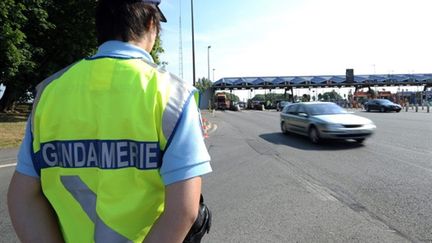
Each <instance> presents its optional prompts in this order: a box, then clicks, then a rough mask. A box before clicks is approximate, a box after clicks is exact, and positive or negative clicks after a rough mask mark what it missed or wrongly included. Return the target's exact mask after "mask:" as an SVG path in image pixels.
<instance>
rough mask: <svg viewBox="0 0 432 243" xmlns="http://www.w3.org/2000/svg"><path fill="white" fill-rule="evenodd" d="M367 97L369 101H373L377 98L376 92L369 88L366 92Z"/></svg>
mask: <svg viewBox="0 0 432 243" xmlns="http://www.w3.org/2000/svg"><path fill="white" fill-rule="evenodd" d="M367 93H368V95H369V96H370V98H371V99H375V98H376V97H377V92H376V91H375V90H373V89H371V88H370V87H369V89H368V91H367Z"/></svg>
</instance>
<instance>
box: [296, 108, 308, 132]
mask: <svg viewBox="0 0 432 243" xmlns="http://www.w3.org/2000/svg"><path fill="white" fill-rule="evenodd" d="M293 120H294V121H293V127H294V129H295V130H296V132H298V133H301V134H307V128H308V125H309V116H308V114H307V110H306V107H305V105H304V104H299V106H298V108H297V110H296V115H295V118H294V119H293Z"/></svg>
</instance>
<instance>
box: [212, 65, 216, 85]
mask: <svg viewBox="0 0 432 243" xmlns="http://www.w3.org/2000/svg"><path fill="white" fill-rule="evenodd" d="M215 70H216V69H215V68H213V80H212V81H213V82H214V81H215V79H214V73H215Z"/></svg>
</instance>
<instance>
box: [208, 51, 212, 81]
mask: <svg viewBox="0 0 432 243" xmlns="http://www.w3.org/2000/svg"><path fill="white" fill-rule="evenodd" d="M210 48H211V46H207V79H208V80H210Z"/></svg>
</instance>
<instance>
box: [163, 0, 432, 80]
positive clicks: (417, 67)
mask: <svg viewBox="0 0 432 243" xmlns="http://www.w3.org/2000/svg"><path fill="white" fill-rule="evenodd" d="M190 4H191V1H185V0H182V1H181V2H180V0H163V1H162V3H161V5H160V8H161V9H162V11H163V13H164V14H165V16H166V17H167V19H168V23H163V24H162V29H163V30H162V36H161V38H162V43H163V48H164V49H165V53H163V54H162V55H161V59H162V60H163V61H166V62H168V64H167V66H166V69H167V70H168V71H170V72H172V73H174V74H176V75H179V76H180V69H179V60H180V58H179V57H180V56H179V53H180V52H179V44H180V31H179V19H180V12H181V17H182V18H181V21H182V33H181V36H182V46H183V48H182V52H183V79H184V80H185V81H186V82H190V83H192V34H191V33H192V32H191V5H190ZM180 6H181V7H180ZM431 9H432V1H430V0H409V1H408V0H326V1H322V0H272V1H268V0H254V1H245V0H237V1H233V0H217V1H209V0H207V1H205V0H195V1H194V30H195V31H194V33H195V67H196V79H198V78H202V77H206V78H207V77H208V67H209V66H210V79H211V80H213V81H217V80H219V79H220V78H224V77H250V76H296V75H299V76H301V75H304V76H306V75H344V74H345V70H346V69H347V68H353V69H354V74H355V75H356V74H358V75H359V74H398V73H401V74H402V73H404V74H406V73H432V65H431V64H432V31H430V29H431V27H430V24H431V23H432V14H430V11H431ZM208 46H211V48H210V49H208ZM208 58H209V59H210V65H208ZM213 69H214V71H213Z"/></svg>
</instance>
